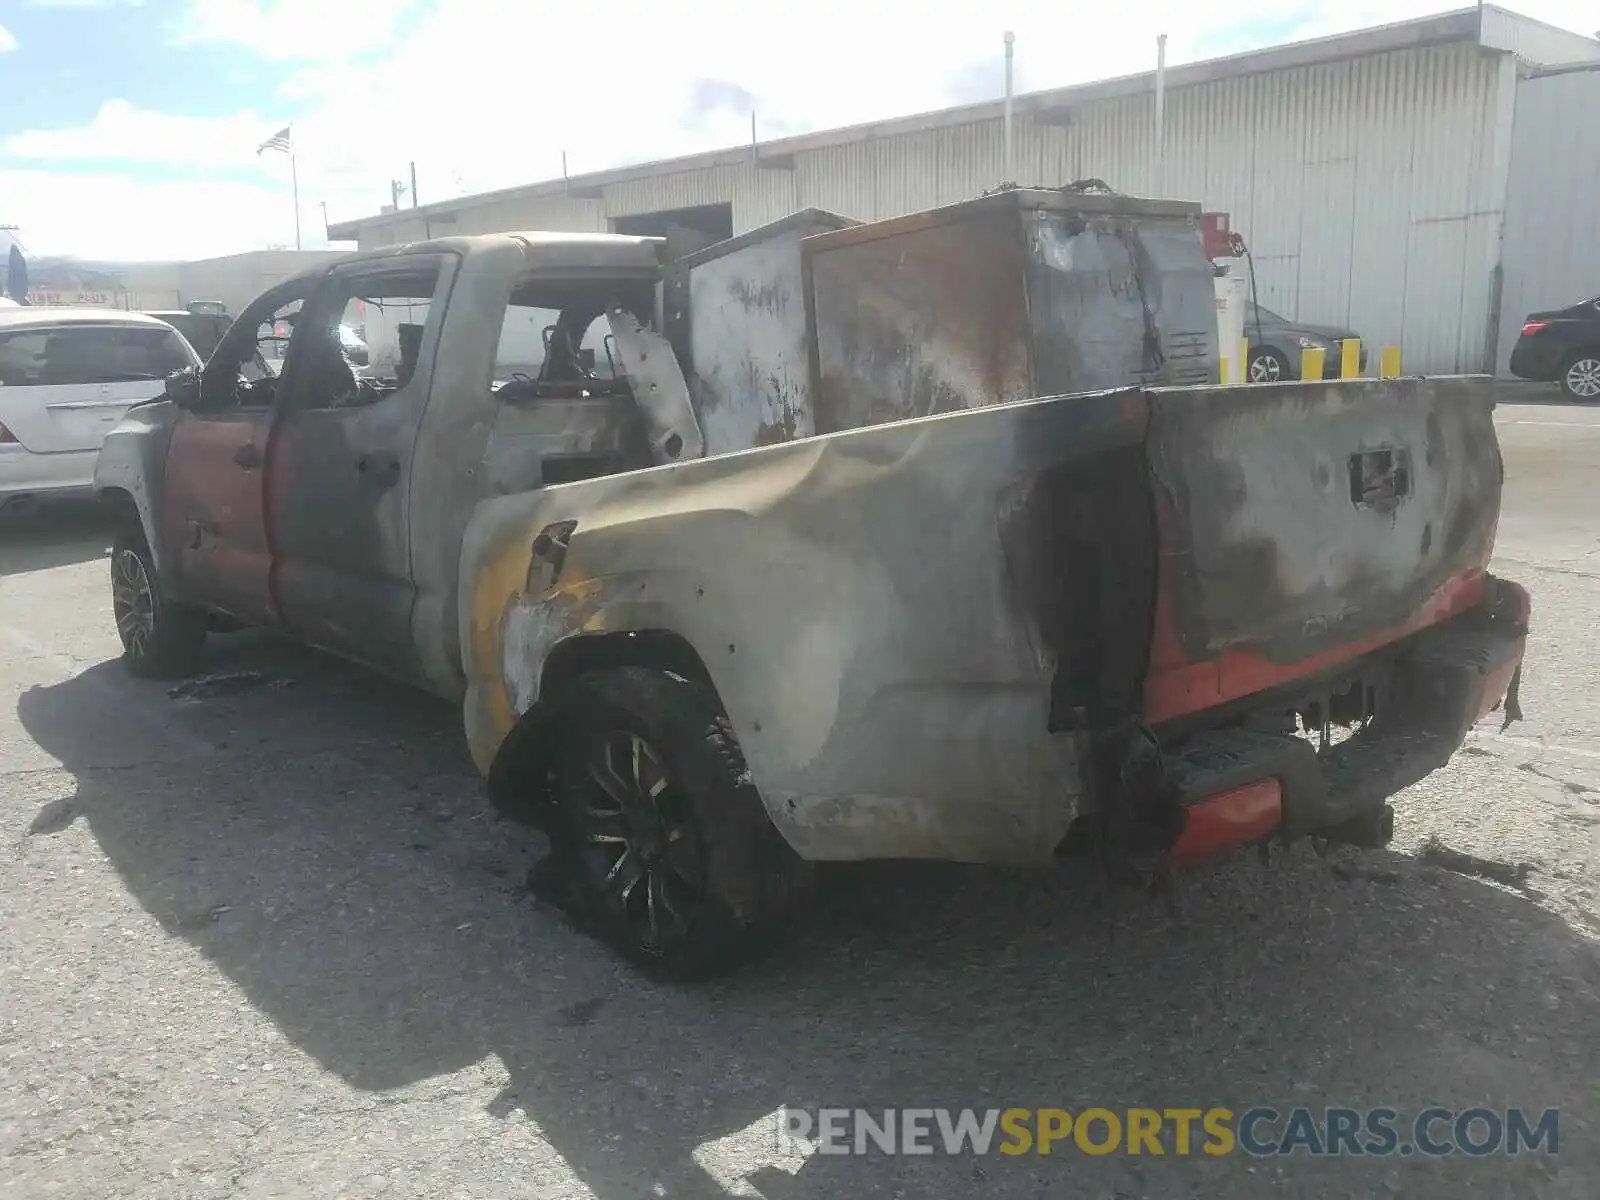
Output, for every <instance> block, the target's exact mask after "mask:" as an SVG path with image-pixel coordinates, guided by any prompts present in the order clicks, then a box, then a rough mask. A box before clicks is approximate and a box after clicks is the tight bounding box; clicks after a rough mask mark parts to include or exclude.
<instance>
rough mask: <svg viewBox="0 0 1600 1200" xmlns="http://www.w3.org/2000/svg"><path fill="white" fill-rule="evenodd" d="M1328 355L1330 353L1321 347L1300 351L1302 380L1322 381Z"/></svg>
mask: <svg viewBox="0 0 1600 1200" xmlns="http://www.w3.org/2000/svg"><path fill="white" fill-rule="evenodd" d="M1327 354H1328V352H1327V351H1326V350H1324V349H1323V348H1322V347H1321V346H1313V347H1311V348H1310V349H1307V350H1302V351H1300V378H1301V379H1321V378H1322V364H1323V360H1324V359H1325V358H1326V357H1327Z"/></svg>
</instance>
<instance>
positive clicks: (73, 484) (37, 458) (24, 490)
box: [0, 444, 99, 506]
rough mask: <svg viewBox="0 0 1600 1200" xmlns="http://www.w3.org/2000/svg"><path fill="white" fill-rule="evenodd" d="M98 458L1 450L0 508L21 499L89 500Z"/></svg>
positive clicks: (73, 452)
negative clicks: (78, 498) (77, 498)
mask: <svg viewBox="0 0 1600 1200" xmlns="http://www.w3.org/2000/svg"><path fill="white" fill-rule="evenodd" d="M98 456H99V451H98V450H71V451H66V452H64V453H61V454H35V453H34V452H33V451H31V450H26V449H24V448H23V447H21V446H18V445H15V444H10V445H5V446H0V506H3V505H5V504H7V503H9V502H11V501H13V500H17V499H19V498H21V497H23V496H31V497H37V498H38V499H41V500H43V499H57V498H62V497H69V496H71V497H76V496H80V495H81V496H92V495H93V494H94V464H95V459H96V458H97V457H98Z"/></svg>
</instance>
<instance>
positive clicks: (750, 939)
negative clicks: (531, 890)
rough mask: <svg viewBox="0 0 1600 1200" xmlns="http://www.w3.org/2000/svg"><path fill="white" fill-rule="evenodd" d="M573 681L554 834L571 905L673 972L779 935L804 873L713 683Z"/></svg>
mask: <svg viewBox="0 0 1600 1200" xmlns="http://www.w3.org/2000/svg"><path fill="white" fill-rule="evenodd" d="M574 688H575V691H574V694H573V695H572V696H571V697H570V700H569V704H568V706H567V714H568V720H567V724H566V728H565V730H564V737H563V744H562V757H561V762H560V766H559V774H558V781H557V793H556V798H557V803H558V806H559V819H558V821H557V822H556V833H555V840H556V853H558V854H560V855H561V857H562V858H563V859H564V860H565V861H564V862H563V864H562V865H563V870H564V872H565V873H566V874H568V876H569V891H570V894H571V896H572V903H573V906H574V907H575V908H576V909H577V913H576V914H575V915H578V916H579V917H580V918H584V919H586V920H587V923H589V924H591V925H592V926H594V928H595V931H596V932H597V933H599V934H600V935H601V936H602V937H604V938H605V939H606V940H607V941H609V942H611V943H612V944H613V945H615V946H616V947H617V948H618V949H619V950H621V951H622V953H623V954H624V955H626V956H627V957H628V958H629V959H631V960H633V961H634V962H635V963H638V964H639V965H641V966H643V967H644V968H645V969H646V970H649V971H651V972H652V973H654V974H657V975H661V976H663V977H667V978H673V979H697V978H706V977H709V976H712V975H718V974H721V973H723V972H725V971H727V970H730V969H731V968H733V967H735V966H737V965H739V964H740V963H741V962H744V961H746V960H748V959H750V958H753V957H756V956H758V955H760V954H761V953H763V952H764V951H766V950H768V949H771V948H772V947H773V946H775V945H776V944H777V943H778V941H779V940H780V939H781V934H782V932H783V927H784V926H785V925H786V924H787V922H788V918H789V917H790V915H791V914H792V913H793V911H794V910H795V909H796V908H797V907H798V904H799V902H800V900H801V899H802V897H803V896H804V894H805V892H806V890H807V883H808V880H809V876H810V872H809V869H808V866H807V864H806V863H804V862H802V861H801V859H800V858H799V857H798V856H797V855H796V854H795V853H794V851H793V850H792V849H790V847H789V845H788V843H786V842H785V841H784V840H783V838H782V836H781V835H780V834H779V833H778V831H777V829H776V828H775V827H774V826H773V824H772V822H771V820H770V819H769V818H768V816H767V813H766V810H765V808H764V807H763V806H762V803H761V797H760V796H759V795H758V794H757V792H756V789H755V785H754V784H753V783H752V782H751V779H750V773H749V772H748V771H747V770H746V769H745V762H744V755H743V753H742V752H741V751H740V748H739V743H738V741H737V740H736V739H735V737H734V734H733V730H732V728H731V727H730V725H729V723H728V718H727V715H726V714H725V713H724V712H723V711H722V707H721V705H720V704H719V703H718V702H717V698H716V695H715V693H714V692H713V691H712V690H711V688H709V687H708V686H706V685H704V684H701V683H696V682H693V681H690V680H685V679H682V678H680V677H678V676H675V675H671V674H668V673H666V672H663V671H655V670H648V669H645V668H640V667H623V668H618V669H613V670H605V671H596V672H593V673H591V674H589V675H585V676H584V677H583V678H581V679H580V680H579V681H578V682H577V683H576V684H575V685H574Z"/></svg>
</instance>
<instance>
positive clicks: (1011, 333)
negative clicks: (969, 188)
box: [808, 204, 1033, 433]
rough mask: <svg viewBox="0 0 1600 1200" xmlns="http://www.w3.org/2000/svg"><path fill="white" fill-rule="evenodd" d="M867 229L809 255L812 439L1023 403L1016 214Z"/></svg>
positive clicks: (1027, 375)
mask: <svg viewBox="0 0 1600 1200" xmlns="http://www.w3.org/2000/svg"><path fill="white" fill-rule="evenodd" d="M941 212H943V213H945V214H949V212H950V210H941ZM873 228H874V229H875V230H877V231H878V232H877V235H876V236H873V237H871V238H870V239H869V240H860V241H853V242H840V241H837V240H830V239H837V238H838V237H839V236H840V235H827V236H825V237H823V238H820V239H818V243H817V248H816V250H815V251H814V252H810V254H809V257H810V264H809V272H810V277H811V298H812V304H813V309H814V316H815V321H816V326H815V329H816V354H817V401H816V402H817V430H818V432H822V433H827V432H832V431H835V430H840V429H852V428H855V427H857V426H861V425H871V424H875V423H879V422H883V421H899V420H904V419H905V418H907V417H923V416H930V415H933V414H936V413H950V412H960V411H962V410H964V409H969V408H977V407H979V406H980V405H985V404H998V403H1002V402H1004V401H1008V400H1020V399H1023V398H1025V397H1027V396H1029V395H1032V394H1033V374H1032V366H1031V364H1030V362H1029V358H1028V297H1027V290H1026V287H1025V285H1024V282H1023V277H1024V263H1023V246H1022V231H1021V228H1020V223H1019V219H1018V215H1017V209H1016V206H1015V205H1014V204H995V205H989V206H986V207H983V208H974V209H968V210H966V211H965V212H963V213H962V215H961V216H960V217H958V218H955V219H952V218H951V217H950V216H949V215H945V216H941V217H939V218H937V219H930V220H921V219H919V218H914V217H913V218H904V219H903V220H901V221H896V222H891V223H889V224H888V225H884V226H876V227H873ZM824 243H825V245H824ZM808 250H809V247H808Z"/></svg>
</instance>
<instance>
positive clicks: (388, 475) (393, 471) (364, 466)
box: [356, 450, 400, 488]
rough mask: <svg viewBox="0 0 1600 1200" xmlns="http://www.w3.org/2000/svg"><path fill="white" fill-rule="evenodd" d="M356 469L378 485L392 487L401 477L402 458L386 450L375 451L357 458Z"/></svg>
mask: <svg viewBox="0 0 1600 1200" xmlns="http://www.w3.org/2000/svg"><path fill="white" fill-rule="evenodd" d="M356 471H357V472H358V473H359V474H360V476H361V478H362V479H364V480H366V481H368V482H370V483H372V484H375V485H376V486H378V487H384V488H386V487H391V486H393V484H394V483H395V482H396V481H397V480H398V479H399V478H400V459H399V457H398V456H397V455H394V454H391V453H389V452H388V451H386V450H377V451H373V452H372V453H370V454H363V455H362V456H361V457H360V458H358V459H356Z"/></svg>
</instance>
